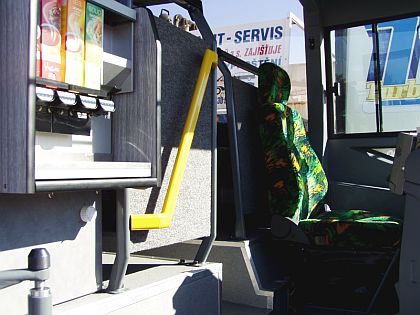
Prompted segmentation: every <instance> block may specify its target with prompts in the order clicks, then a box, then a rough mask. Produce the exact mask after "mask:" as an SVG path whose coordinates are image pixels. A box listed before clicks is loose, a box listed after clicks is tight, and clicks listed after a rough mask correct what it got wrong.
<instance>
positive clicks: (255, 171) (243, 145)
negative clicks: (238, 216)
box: [233, 79, 267, 214]
mask: <svg viewBox="0 0 420 315" xmlns="http://www.w3.org/2000/svg"><path fill="white" fill-rule="evenodd" d="M233 90H234V99H235V108H236V120H237V125H238V132H237V137H238V151H239V166H240V171H241V181H242V198H243V207H244V214H251V213H252V214H256V213H261V211H264V210H265V209H267V207H266V199H267V196H266V189H265V185H266V184H265V180H264V173H265V170H264V160H263V154H262V149H261V144H260V139H259V134H258V123H257V116H256V106H257V88H255V87H254V86H252V85H249V84H247V83H244V82H242V81H240V80H238V79H233Z"/></svg>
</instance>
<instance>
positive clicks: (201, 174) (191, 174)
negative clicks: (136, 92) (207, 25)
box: [129, 19, 212, 252]
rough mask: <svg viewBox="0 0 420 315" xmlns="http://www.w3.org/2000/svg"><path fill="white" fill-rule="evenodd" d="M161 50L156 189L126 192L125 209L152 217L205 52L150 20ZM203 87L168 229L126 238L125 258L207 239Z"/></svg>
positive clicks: (207, 110)
mask: <svg viewBox="0 0 420 315" xmlns="http://www.w3.org/2000/svg"><path fill="white" fill-rule="evenodd" d="M156 24H157V31H158V36H159V39H160V41H161V44H162V101H161V109H162V116H161V117H162V122H161V132H162V177H163V179H162V187H161V188H152V189H146V190H129V209H130V213H131V214H135V213H158V212H160V211H161V209H162V205H163V201H164V198H165V195H166V192H167V187H168V183H169V179H170V176H171V172H172V168H173V165H174V161H175V157H176V154H177V149H178V145H179V141H180V139H181V134H182V130H183V127H184V123H185V120H186V116H187V112H188V108H189V105H190V102H191V98H192V95H193V90H194V87H195V83H196V79H197V76H198V72H199V69H200V66H201V62H202V59H203V55H204V51H205V49H206V46H205V44H204V42H203V41H202V40H201V39H199V38H197V37H195V36H193V35H191V34H189V33H187V32H185V31H182V30H180V29H178V28H176V27H174V26H173V25H171V24H169V23H167V22H165V21H162V20H159V19H156ZM210 84H211V80H209V84H208V87H207V93H206V95H205V98H204V101H203V105H202V109H201V113H200V116H199V120H198V123H197V128H196V132H195V137H194V141H193V144H192V148H191V153H190V156H189V159H188V164H187V168H186V170H185V174H184V179H183V181H182V184H181V190H180V193H179V198H178V202H177V204H176V209H175V216H174V219H173V222H172V225H171V227H170V228H167V229H162V230H151V231H136V232H132V233H131V241H132V244H131V252H136V251H139V250H144V249H150V248H155V247H160V246H164V245H169V244H173V243H178V242H182V241H186V240H190V239H196V238H199V237H203V236H208V235H209V234H210V212H211V115H212V114H211V113H212V110H211V96H210V93H209V91H210Z"/></svg>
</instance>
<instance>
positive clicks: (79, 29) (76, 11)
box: [61, 0, 86, 86]
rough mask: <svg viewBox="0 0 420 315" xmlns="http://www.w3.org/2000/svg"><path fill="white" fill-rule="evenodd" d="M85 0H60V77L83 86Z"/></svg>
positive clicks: (67, 81) (69, 82)
mask: <svg viewBox="0 0 420 315" xmlns="http://www.w3.org/2000/svg"><path fill="white" fill-rule="evenodd" d="M85 8H86V1H85V0H62V1H61V40H62V42H61V70H62V71H61V78H62V81H64V82H66V83H68V84H74V85H79V86H83V71H84V54H85V48H84V43H85Z"/></svg>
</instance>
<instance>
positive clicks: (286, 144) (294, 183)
mask: <svg viewBox="0 0 420 315" xmlns="http://www.w3.org/2000/svg"><path fill="white" fill-rule="evenodd" d="M290 86H291V85H290V78H289V76H288V74H287V72H286V71H285V70H283V69H282V68H280V67H279V66H277V65H275V64H273V63H264V64H262V65H261V66H260V68H259V73H258V119H259V133H260V138H261V144H262V148H263V152H264V158H265V167H266V171H267V176H268V199H269V200H268V202H269V208H270V210H271V212H272V213H274V214H279V215H282V216H285V217H288V218H291V219H292V220H293V221H294V222H295V223H298V221H299V220H301V219H306V218H308V217H309V216H310V215H311V213H312V212H313V211H314V210H315V208H316V206H317V205H318V203H319V202H320V201H321V200H322V199H323V198H324V196H325V194H326V192H327V189H328V182H327V178H326V176H325V173H324V170H323V168H322V165H321V163H320V161H319V159H318V157H317V156H316V154H315V152H314V150H313V149H312V147H311V146H310V144H309V141H308V138H307V136H306V131H305V127H304V123H303V119H302V117H301V116H300V114H299V113H298V112H297V111H296V110H294V109H292V108H290V107H288V106H287V102H288V99H289V95H290Z"/></svg>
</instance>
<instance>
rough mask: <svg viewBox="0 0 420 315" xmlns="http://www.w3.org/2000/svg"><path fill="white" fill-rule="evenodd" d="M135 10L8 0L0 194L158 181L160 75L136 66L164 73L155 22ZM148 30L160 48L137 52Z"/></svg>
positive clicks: (106, 1) (107, 4) (100, 1)
mask: <svg viewBox="0 0 420 315" xmlns="http://www.w3.org/2000/svg"><path fill="white" fill-rule="evenodd" d="M63 3H66V5H67V8H64V7H63V6H62V4H63ZM142 10H143V15H144V14H146V13H145V10H144V9H142ZM137 11H139V9H132V8H129V7H126V6H124V5H123V4H121V3H119V2H117V1H114V0H96V1H93V0H92V1H84V0H73V1H71V0H67V1H65V2H64V1H63V2H61V1H60V0H24V1H22V2H20V1H19V2H15V1H12V0H6V1H5V9H4V10H2V11H1V12H0V18H2V22H1V23H0V24H2V25H1V26H6V25H7V29H8V31H10V38H9V37H8V38H5V40H6V41H7V40H8V39H10V40H9V42H8V43H7V45H6V43H5V41H4V40H3V39H2V40H1V41H0V42H1V43H0V50H1V51H0V56H1V57H2V59H1V60H3V62H5V64H9V65H10V67H6V68H5V71H4V72H3V73H2V74H0V77H1V78H0V79H2V84H0V95H1V98H0V111H1V113H2V115H1V116H0V120H1V124H0V125H1V126H2V127H0V141H1V144H2V146H1V150H2V151H1V158H2V162H3V163H2V164H1V166H0V193H34V192H37V191H53V190H68V189H71V190H74V189H101V188H107V189H108V188H113V187H115V188H116V187H118V188H120V187H140V186H153V185H156V184H157V183H158V179H157V174H158V173H159V172H158V169H159V167H160V166H159V165H158V163H157V162H158V160H159V157H158V152H159V151H160V139H157V137H158V135H159V132H158V127H157V126H158V119H160V117H159V115H158V101H157V94H158V82H157V81H158V79H157V73H154V74H153V75H152V77H145V76H144V75H143V73H142V71H136V74H135V71H133V69H134V67H135V66H138V65H139V64H142V65H143V66H146V68H147V69H154V70H155V71H156V69H157V64H158V63H159V61H158V60H159V58H160V55H159V52H158V47H157V46H158V40H157V38H154V37H156V34H154V32H153V26H152V25H151V23H153V22H152V19H151V18H150V17H147V14H146V15H145V17H146V21H144V20H143V21H141V23H140V21H139V20H138V18H137V16H138V12H137ZM60 15H61V17H60ZM17 17H19V20H20V21H21V23H20V25H18V24H19V22H18V21H17V20H15V19H16V18H17ZM66 19H67V20H66ZM22 21H24V22H22ZM3 23H4V25H3ZM25 24H26V25H25ZM139 24H142V26H140V25H139ZM145 25H146V26H147V27H146V28H145V27H144V26H145ZM76 29H77V31H76V33H77V32H79V33H78V34H76V35H75V34H70V33H75V30H76ZM136 32H137V33H138V34H135V33H136ZM144 35H147V36H149V37H151V39H152V40H151V41H150V42H149V43H154V44H152V45H149V46H148V47H146V48H145V47H142V46H140V45H137V48H136V49H137V50H138V51H136V50H135V48H134V47H135V43H134V42H135V37H138V36H144ZM58 37H61V39H60V38H58ZM92 41H94V43H92ZM76 42H77V43H76ZM54 45H56V46H54ZM57 46H58V47H57ZM89 49H90V52H89ZM13 50H15V51H18V53H17V54H15V55H14V54H13V53H10V52H11V51H13ZM145 50H148V51H147V52H146V51H145ZM139 51H140V52H139ZM151 52H152V53H153V54H154V56H153V57H152V58H150V53H151ZM146 56H149V57H148V58H145V57H146ZM16 58H18V59H19V60H20V62H19V61H18V60H16ZM13 67H16V69H20V71H14V70H13ZM135 75H136V76H135ZM151 79H152V80H151ZM134 82H136V84H137V85H136V86H135V85H134ZM145 91H149V94H151V95H152V97H150V95H148V96H144V95H143V94H144V93H145ZM19 127H20V128H19ZM139 135H140V136H139ZM12 170H17V171H12Z"/></svg>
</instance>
